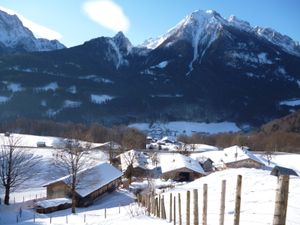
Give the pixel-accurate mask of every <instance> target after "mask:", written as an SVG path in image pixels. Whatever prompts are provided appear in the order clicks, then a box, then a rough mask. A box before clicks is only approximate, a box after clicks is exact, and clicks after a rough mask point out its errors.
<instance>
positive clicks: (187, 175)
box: [160, 153, 206, 181]
mask: <svg viewBox="0 0 300 225" xmlns="http://www.w3.org/2000/svg"><path fill="white" fill-rule="evenodd" d="M160 164H161V172H162V178H163V179H172V180H175V181H193V180H194V179H197V178H199V177H202V176H205V175H206V173H205V172H204V170H203V168H202V167H201V165H200V163H199V162H198V161H197V160H194V159H192V158H190V157H187V156H185V155H182V154H179V153H174V154H161V155H160Z"/></svg>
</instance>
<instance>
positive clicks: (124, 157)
mask: <svg viewBox="0 0 300 225" xmlns="http://www.w3.org/2000/svg"><path fill="white" fill-rule="evenodd" d="M117 158H119V159H120V166H121V170H122V172H123V173H124V174H125V175H126V174H128V173H130V176H135V177H144V176H147V175H148V173H149V169H148V157H147V156H146V155H145V154H144V153H143V152H141V151H137V150H134V149H132V150H129V151H127V152H124V153H122V154H120V155H119V156H117Z"/></svg>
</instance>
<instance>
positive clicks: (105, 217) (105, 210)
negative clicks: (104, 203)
mask: <svg viewBox="0 0 300 225" xmlns="http://www.w3.org/2000/svg"><path fill="white" fill-rule="evenodd" d="M104 219H106V208H104Z"/></svg>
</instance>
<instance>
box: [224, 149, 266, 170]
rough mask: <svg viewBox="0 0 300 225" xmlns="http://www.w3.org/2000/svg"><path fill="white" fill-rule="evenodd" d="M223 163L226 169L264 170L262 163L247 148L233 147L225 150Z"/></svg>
mask: <svg viewBox="0 0 300 225" xmlns="http://www.w3.org/2000/svg"><path fill="white" fill-rule="evenodd" d="M223 153H224V155H223V163H224V165H225V167H226V168H241V167H245V168H257V169H259V168H262V167H263V166H265V164H264V163H263V162H262V161H260V160H259V159H258V158H257V157H256V156H255V155H254V154H253V153H252V152H251V151H250V150H249V149H248V148H247V147H243V146H242V147H240V146H237V145H235V146H231V147H229V148H225V149H224V150H223Z"/></svg>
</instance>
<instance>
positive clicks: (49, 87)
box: [37, 82, 58, 91]
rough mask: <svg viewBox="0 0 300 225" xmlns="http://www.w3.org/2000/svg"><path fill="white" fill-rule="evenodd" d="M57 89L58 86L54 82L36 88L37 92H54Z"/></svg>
mask: <svg viewBox="0 0 300 225" xmlns="http://www.w3.org/2000/svg"><path fill="white" fill-rule="evenodd" d="M56 89H58V84H57V83H56V82H51V83H49V84H47V85H45V86H43V87H39V88H37V90H38V91H50V90H51V91H55V90H56Z"/></svg>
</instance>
